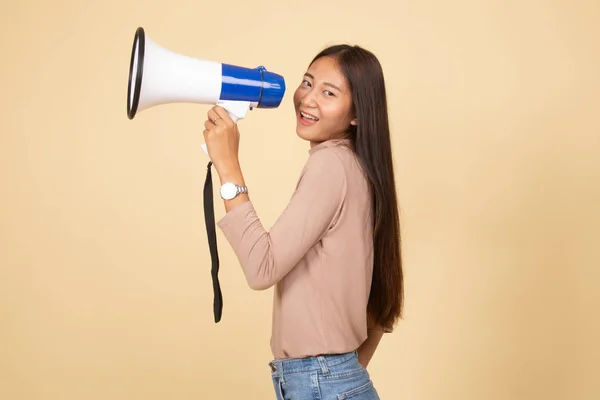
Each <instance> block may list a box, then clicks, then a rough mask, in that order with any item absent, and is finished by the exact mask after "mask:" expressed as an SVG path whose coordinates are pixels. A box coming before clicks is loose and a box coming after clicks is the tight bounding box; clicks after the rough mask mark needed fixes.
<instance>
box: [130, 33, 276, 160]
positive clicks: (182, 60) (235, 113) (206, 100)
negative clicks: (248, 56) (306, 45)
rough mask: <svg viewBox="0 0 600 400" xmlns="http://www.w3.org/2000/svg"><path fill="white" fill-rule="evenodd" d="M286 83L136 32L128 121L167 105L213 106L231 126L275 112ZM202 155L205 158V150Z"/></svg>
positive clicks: (261, 70) (260, 71)
mask: <svg viewBox="0 0 600 400" xmlns="http://www.w3.org/2000/svg"><path fill="white" fill-rule="evenodd" d="M285 89H286V88H285V80H284V78H283V77H282V76H281V75H278V74H275V73H273V72H269V71H267V70H266V68H265V67H263V66H259V67H257V68H244V67H239V66H236V65H231V64H224V63H220V62H215V61H208V60H202V59H198V58H192V57H189V56H185V55H181V54H178V53H175V52H172V51H170V50H167V49H165V48H163V47H161V46H159V45H157V44H156V43H154V42H153V41H151V40H150V39H148V38H147V37H146V35H145V32H144V29H143V28H141V27H139V28H138V29H137V31H136V33H135V37H134V41H133V49H132V52H131V61H130V65H129V85H128V87H127V116H128V117H129V119H133V118H134V117H135V115H136V113H137V112H139V111H142V110H145V109H147V108H150V107H153V106H156V105H160V104H169V103H199V104H216V105H220V106H222V107H223V108H225V109H226V110H227V112H228V113H229V116H230V117H231V118H232V120H233V121H234V122H237V121H238V120H239V119H242V118H244V117H245V116H246V113H247V112H248V110H251V109H252V108H255V107H256V108H276V107H279V105H280V104H281V100H282V99H283V96H284V94H285ZM202 148H203V150H204V151H205V152H206V153H207V154H208V151H207V149H206V145H204V144H203V145H202Z"/></svg>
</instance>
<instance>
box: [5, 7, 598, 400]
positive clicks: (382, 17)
mask: <svg viewBox="0 0 600 400" xmlns="http://www.w3.org/2000/svg"><path fill="white" fill-rule="evenodd" d="M92 3H95V4H92ZM101 3H102V5H100V4H101ZM369 18H371V19H373V21H374V22H368V19H369ZM0 22H1V23H0V46H1V50H2V53H1V54H2V62H1V63H0V80H1V82H0V83H1V87H2V95H1V96H0V102H1V103H0V106H1V110H2V118H1V119H0V128H1V130H0V132H1V135H0V179H1V185H0V194H1V199H2V207H1V208H0V228H1V229H0V266H1V267H0V398H2V399H6V400H21V399H27V400H30V399H31V400H33V399H40V400H42V399H43V400H54V399H56V400H58V399H61V400H70V399H77V400H81V399H85V400H95V399H102V400H105V399H113V400H117V399H119V400H121V399H123V400H125V399H127V400H129V399H144V400H153V399H178V400H185V399H190V400H191V399H242V398H243V399H270V398H274V397H273V391H272V387H271V382H270V376H269V369H268V367H267V362H268V361H269V360H270V352H269V347H268V346H269V344H268V342H269V329H270V326H269V324H270V301H271V293H272V292H271V290H268V291H264V292H253V291H252V290H250V289H249V288H247V286H246V284H245V281H244V278H243V274H242V273H241V270H240V268H239V266H238V265H237V263H236V260H235V258H234V255H233V253H232V252H231V250H230V248H229V247H228V245H227V243H226V242H225V240H224V238H223V237H222V236H219V240H220V249H221V260H222V266H223V268H222V270H223V272H222V273H221V277H222V284H223V290H224V296H225V309H224V317H223V321H222V322H221V323H219V324H214V322H213V319H212V318H213V317H212V289H211V281H210V272H209V270H210V258H209V253H208V245H207V242H206V234H205V227H204V221H203V213H202V185H203V181H204V174H205V166H206V162H207V159H206V158H205V156H204V155H203V153H202V151H201V149H200V144H201V143H202V135H201V132H202V127H201V126H202V123H203V121H204V118H205V113H206V111H207V110H208V107H209V106H204V105H170V106H163V107H158V108H154V109H150V110H146V111H144V112H143V113H140V114H139V115H138V117H136V119H135V120H133V121H130V120H128V119H127V117H126V106H125V101H126V85H127V72H128V67H129V57H130V51H131V43H132V40H133V34H134V31H135V29H136V28H137V27H138V26H140V25H141V26H143V27H144V28H145V29H146V31H147V33H148V35H149V37H150V38H151V39H153V40H154V41H156V42H158V43H159V44H161V45H163V46H165V47H167V48H169V49H171V50H174V51H177V52H179V53H183V54H186V55H191V56H194V57H198V58H204V59H209V60H217V61H222V62H229V63H233V64H238V65H242V66H247V67H255V66H257V65H260V64H262V65H265V66H267V68H268V69H270V70H272V71H275V72H278V73H280V74H282V75H284V76H285V77H286V80H287V84H288V87H289V91H288V93H287V95H286V98H285V100H284V102H283V104H282V106H281V108H279V109H277V110H255V111H253V112H251V114H250V115H249V117H248V118H247V119H246V120H244V121H242V122H240V130H241V132H242V135H243V138H242V145H241V161H242V166H243V169H244V172H245V175H246V179H247V181H248V184H249V185H250V188H251V190H252V198H253V200H254V201H255V204H256V206H257V208H258V211H259V213H260V216H261V217H262V219H263V222H264V223H265V225H266V226H270V225H271V224H272V223H273V222H274V221H275V218H276V217H277V216H278V213H279V212H280V211H282V210H283V208H284V207H285V204H286V201H287V199H288V198H289V195H290V194H291V191H292V190H293V187H294V185H295V181H296V178H297V176H298V173H299V171H300V169H301V167H302V165H303V163H304V161H305V159H306V156H307V153H306V151H307V145H306V144H305V143H304V142H302V141H301V140H300V139H298V138H297V137H296V135H295V132H294V126H295V121H294V115H293V107H292V103H291V94H292V92H293V90H294V88H295V87H296V85H297V84H298V83H299V82H300V78H301V75H302V73H303V72H304V69H305V68H306V66H307V63H308V62H309V60H310V59H311V57H312V56H313V55H314V54H316V52H318V51H319V50H320V49H321V48H322V47H324V46H326V45H328V44H331V43H335V42H348V43H358V44H361V45H363V46H365V47H367V48H369V49H371V50H373V51H374V52H375V53H376V54H377V55H378V56H379V57H380V60H381V62H382V64H383V67H384V70H385V72H386V79H387V84H388V90H389V101H390V117H391V123H392V128H393V146H394V154H395V159H396V172H397V178H398V191H399V196H400V201H401V207H402V223H403V233H404V255H405V261H406V264H405V268H406V296H407V302H406V318H405V320H404V321H403V322H402V323H401V324H400V325H399V326H398V328H397V329H396V332H395V333H394V334H392V335H388V336H386V337H385V339H384V340H383V342H382V343H381V347H380V349H379V351H378V352H377V354H376V355H375V358H374V359H373V361H372V364H371V366H370V367H369V370H370V372H371V374H372V377H373V380H374V382H375V384H376V386H377V388H378V390H379V392H380V394H381V397H382V398H383V399H419V400H437V399H445V400H476V399H477V400H484V399H485V400H508V399H515V400H516V399H519V400H520V399H523V400H525V399H527V400H531V399H544V400H559V399H560V400H567V399H568V400H592V399H598V398H600V367H599V366H598V365H599V362H600V350H599V349H600V346H599V345H598V338H600V324H599V321H598V307H599V306H600V295H599V292H600V291H599V290H598V286H599V284H598V280H599V279H600V272H598V267H599V265H600V250H599V248H600V247H599V246H598V244H597V241H598V238H599V233H598V232H599V230H600V211H599V208H600V207H599V206H600V158H599V154H600V120H599V117H598V115H599V111H600V101H599V97H598V93H599V91H600V73H599V70H600V4H599V3H598V2H597V1H596V0H588V1H567V0H562V1H552V2H548V1H542V0H538V1H508V2H507V1H499V0H498V1H476V0H471V1H468V0H457V1H453V2H449V1H440V0H438V1H430V0H421V1H418V2H417V1H413V2H408V1H389V2H383V1H369V2H362V1H360V2H357V1H354V2H349V1H342V0H337V1H321V2H304V1H303V2H301V1H294V2H292V1H288V2H281V1H276V0H268V1H262V2H248V1H230V2H220V1H213V2H201V1H181V0H172V1H169V2H158V1H156V2H147V1H124V2H117V1H114V0H106V1H103V2H81V1H75V0H62V1H55V2H42V1H35V0H34V1H23V0H22V1H19V2H17V1H13V2H10V3H9V4H6V3H5V4H3V6H2V13H1V17H0ZM223 212H224V210H223V207H222V204H221V203H217V213H218V217H220V216H222V215H223ZM219 235H220V232H219Z"/></svg>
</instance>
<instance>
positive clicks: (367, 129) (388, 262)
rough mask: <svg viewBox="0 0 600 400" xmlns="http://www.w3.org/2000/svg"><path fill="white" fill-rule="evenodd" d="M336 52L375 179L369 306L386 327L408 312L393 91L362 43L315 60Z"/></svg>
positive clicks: (354, 129)
mask: <svg viewBox="0 0 600 400" xmlns="http://www.w3.org/2000/svg"><path fill="white" fill-rule="evenodd" d="M327 56H329V57H333V58H335V59H336V60H337V62H338V65H339V67H340V69H341V71H342V72H343V74H344V75H345V77H346V81H347V82H348V85H349V86H350V88H351V91H352V103H353V111H354V113H355V117H356V119H357V125H355V126H351V127H350V132H349V135H350V139H351V140H352V143H353V147H354V151H355V152H356V154H357V156H358V158H359V159H360V162H361V164H362V167H363V169H364V171H365V173H366V176H367V178H368V180H369V185H370V191H371V198H372V220H373V244H374V260H373V281H372V284H371V293H370V296H369V303H368V306H367V311H368V313H369V315H370V317H371V318H372V319H374V320H375V321H376V322H377V323H378V324H379V325H381V326H382V327H383V328H385V329H391V328H393V326H394V325H395V324H396V322H397V321H398V319H399V318H401V317H402V307H403V303H404V282H403V273H402V255H401V241H400V218H399V210H398V201H397V196H396V184H395V179H394V168H393V157H392V147H391V140H390V127H389V120H388V110H387V94H386V89H385V80H384V77H383V70H382V67H381V64H380V63H379V60H378V59H377V57H376V56H375V55H374V54H373V53H372V52H370V51H368V50H365V49H363V48H361V47H360V46H350V45H344V44H341V45H335V46H331V47H328V48H326V49H324V50H322V51H321V52H320V53H319V54H317V56H316V57H315V58H314V59H313V60H312V62H311V64H312V63H313V62H314V61H316V60H317V59H318V58H320V57H327Z"/></svg>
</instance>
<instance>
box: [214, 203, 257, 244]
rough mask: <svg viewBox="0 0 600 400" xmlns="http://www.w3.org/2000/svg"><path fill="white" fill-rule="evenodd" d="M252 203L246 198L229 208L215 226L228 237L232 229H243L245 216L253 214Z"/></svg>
mask: <svg viewBox="0 0 600 400" xmlns="http://www.w3.org/2000/svg"><path fill="white" fill-rule="evenodd" d="M254 214H255V211H254V205H253V204H252V201H250V200H248V201H245V202H244V203H242V204H239V205H237V206H236V207H234V208H232V209H231V210H229V212H228V213H226V214H225V215H224V216H223V217H222V218H221V219H220V220H219V221H218V222H217V226H218V227H219V229H221V230H222V231H223V233H225V236H228V237H230V236H231V234H232V233H233V231H234V230H236V229H242V230H243V229H244V227H245V222H246V220H247V218H248V217H249V216H251V215H254Z"/></svg>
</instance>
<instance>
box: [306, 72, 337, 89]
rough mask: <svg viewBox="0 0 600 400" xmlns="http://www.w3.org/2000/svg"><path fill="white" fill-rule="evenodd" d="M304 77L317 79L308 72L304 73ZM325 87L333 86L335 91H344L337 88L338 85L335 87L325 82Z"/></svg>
mask: <svg viewBox="0 0 600 400" xmlns="http://www.w3.org/2000/svg"><path fill="white" fill-rule="evenodd" d="M304 76H308V77H309V78H311V79H315V77H314V76H312V74H310V73H308V72H306V73H304ZM323 85H327V86H331V87H332V88H334V89H337V90H339V91H340V92H341V91H342V89H340V88H339V87H337V86H336V85H334V84H333V83H329V82H324V83H323Z"/></svg>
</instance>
